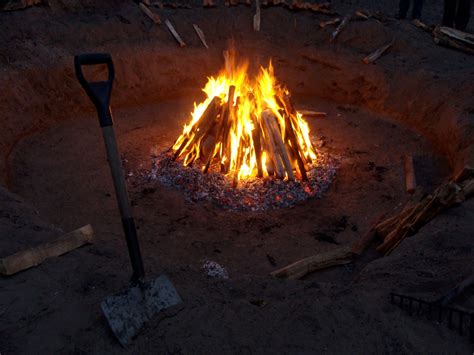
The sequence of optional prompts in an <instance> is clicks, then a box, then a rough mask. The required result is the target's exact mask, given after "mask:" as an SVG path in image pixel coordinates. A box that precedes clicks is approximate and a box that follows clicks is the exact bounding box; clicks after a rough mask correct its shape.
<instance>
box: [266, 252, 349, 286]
mask: <svg viewBox="0 0 474 355" xmlns="http://www.w3.org/2000/svg"><path fill="white" fill-rule="evenodd" d="M352 260H353V253H352V251H351V248H350V247H347V246H344V247H342V248H338V249H334V250H330V251H328V252H325V253H321V254H316V255H314V256H310V257H308V258H305V259H302V260H299V261H297V262H295V263H293V264H291V265H288V266H286V267H284V268H282V269H279V270H276V271H273V272H272V273H271V274H270V275H272V276H273V277H278V278H286V279H291V280H297V279H301V278H302V277H304V276H305V275H307V274H309V273H311V272H314V271H316V270H321V269H326V268H328V267H331V266H336V265H343V264H348V263H350V262H352Z"/></svg>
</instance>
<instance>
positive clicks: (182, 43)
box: [165, 20, 186, 47]
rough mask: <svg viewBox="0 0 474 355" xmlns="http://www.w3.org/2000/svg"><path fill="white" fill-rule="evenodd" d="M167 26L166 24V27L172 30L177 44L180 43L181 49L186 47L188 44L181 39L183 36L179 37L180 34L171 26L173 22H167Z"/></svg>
mask: <svg viewBox="0 0 474 355" xmlns="http://www.w3.org/2000/svg"><path fill="white" fill-rule="evenodd" d="M165 24H166V27H168V29H169V30H170V32H171V34H172V35H173V37H174V39H175V40H176V42H178V44H179V46H180V47H185V46H186V43H184V41H183V40H182V39H181V36H180V35H179V33H178V32H176V30H175V28H174V27H173V25H172V24H171V22H170V21H169V20H165Z"/></svg>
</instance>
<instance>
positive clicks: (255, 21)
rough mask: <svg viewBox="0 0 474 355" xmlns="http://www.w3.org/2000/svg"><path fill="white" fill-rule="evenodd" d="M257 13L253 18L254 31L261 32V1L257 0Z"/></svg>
mask: <svg viewBox="0 0 474 355" xmlns="http://www.w3.org/2000/svg"><path fill="white" fill-rule="evenodd" d="M255 6H256V11H255V15H254V16H253V30H254V31H257V32H258V31H260V0H255Z"/></svg>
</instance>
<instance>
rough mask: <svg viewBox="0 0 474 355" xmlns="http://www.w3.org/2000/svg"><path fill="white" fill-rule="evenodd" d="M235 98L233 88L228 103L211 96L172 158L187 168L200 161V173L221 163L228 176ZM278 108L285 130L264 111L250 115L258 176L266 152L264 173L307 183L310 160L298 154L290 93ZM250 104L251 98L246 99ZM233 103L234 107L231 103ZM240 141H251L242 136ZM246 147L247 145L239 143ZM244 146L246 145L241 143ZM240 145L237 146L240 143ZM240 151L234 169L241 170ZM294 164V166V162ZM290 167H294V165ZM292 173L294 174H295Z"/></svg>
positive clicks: (235, 115)
mask: <svg viewBox="0 0 474 355" xmlns="http://www.w3.org/2000/svg"><path fill="white" fill-rule="evenodd" d="M234 96H235V86H233V85H231V86H230V87H229V91H228V99H227V102H223V100H221V99H220V98H219V97H214V98H213V99H212V101H211V102H210V103H209V105H208V106H207V108H206V109H205V111H204V113H203V114H202V116H201V118H200V119H199V121H198V122H196V124H194V126H193V127H192V128H191V130H190V131H189V132H188V133H187V134H186V136H185V138H184V140H182V142H181V143H180V144H179V146H178V147H177V148H176V149H175V150H174V157H173V158H174V159H178V158H183V159H184V164H185V165H190V164H192V163H193V162H194V161H196V160H197V159H200V161H201V163H204V165H203V172H204V173H207V172H208V171H209V168H210V167H211V165H212V164H213V162H216V163H220V171H221V172H222V173H223V174H228V173H229V171H230V159H229V157H230V156H231V130H232V129H234V128H235V127H236V124H237V111H238V106H239V101H240V97H234ZM275 98H276V100H277V102H278V104H279V106H280V107H283V109H282V110H281V111H282V112H281V115H282V117H284V120H285V130H284V132H283V131H282V128H281V126H280V124H279V121H278V118H277V116H276V115H275V113H274V112H273V111H272V110H270V109H265V110H263V111H262V112H260V113H258V112H257V109H256V108H255V111H254V113H253V114H252V121H253V122H252V123H253V125H254V127H255V129H254V130H253V131H252V137H251V139H252V141H253V146H254V148H255V155H256V160H257V169H258V176H260V177H261V176H263V171H262V170H263V167H262V155H263V152H265V153H266V155H267V157H268V160H267V162H266V167H265V168H266V171H267V172H268V174H270V175H274V176H276V177H277V178H280V179H284V178H288V180H294V179H295V172H296V173H297V174H298V175H299V176H298V177H299V178H301V179H302V180H307V179H308V177H307V174H306V171H307V168H306V164H309V163H311V161H309V160H308V158H306V156H305V154H303V152H302V151H301V148H300V144H299V142H298V139H297V137H296V134H295V132H294V129H293V127H296V126H297V116H296V110H295V108H294V107H293V104H292V102H291V96H290V95H289V94H285V93H282V94H281V95H278V96H276V97H275ZM249 99H250V100H251V101H253V100H254V98H252V97H250V98H249ZM234 102H235V104H234ZM240 139H241V140H245V139H250V137H246V136H244V135H242V137H241V138H240ZM239 143H242V144H243V145H246V146H248V143H249V142H242V141H241V142H239ZM244 143H247V144H244ZM239 145H240V144H239ZM242 154H243V149H239V153H238V157H237V161H236V166H237V167H240V166H241V164H242V159H243V156H242ZM293 162H294V163H293ZM293 164H294V165H295V166H293ZM237 170H238V169H235V171H234V172H233V174H234V176H233V182H234V186H236V185H237V183H238V176H237V174H238V171H237ZM294 171H295V172H294Z"/></svg>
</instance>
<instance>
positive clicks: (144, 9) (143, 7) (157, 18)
mask: <svg viewBox="0 0 474 355" xmlns="http://www.w3.org/2000/svg"><path fill="white" fill-rule="evenodd" d="M138 6H139V7H140V10H142V12H143V13H144V14H145V15H147V16H148V17H149V18H150V19H151V20H152V21H153V23H155V24H157V25H160V24H161V19H160V16H158V15H157V14H155V13H154V12H152V11H151V10H150V9H149V8H148V6H146V5H145V4H144V3H142V2H141V3H140V4H139V5H138Z"/></svg>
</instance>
